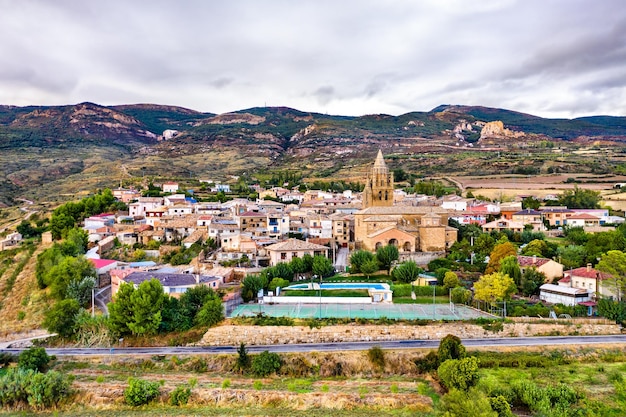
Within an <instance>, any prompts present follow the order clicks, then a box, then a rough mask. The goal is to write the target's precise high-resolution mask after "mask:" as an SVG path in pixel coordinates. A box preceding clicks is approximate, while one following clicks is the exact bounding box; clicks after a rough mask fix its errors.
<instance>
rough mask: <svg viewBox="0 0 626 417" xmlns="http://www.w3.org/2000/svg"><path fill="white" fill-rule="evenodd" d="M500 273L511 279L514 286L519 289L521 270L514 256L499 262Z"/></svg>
mask: <svg viewBox="0 0 626 417" xmlns="http://www.w3.org/2000/svg"><path fill="white" fill-rule="evenodd" d="M500 272H501V273H502V274H504V275H508V276H509V277H511V278H512V279H513V282H515V285H516V286H518V287H519V286H520V285H521V283H522V270H521V269H520V267H519V262H518V261H517V256H516V255H511V256H507V257H506V258H504V259H503V260H502V262H500Z"/></svg>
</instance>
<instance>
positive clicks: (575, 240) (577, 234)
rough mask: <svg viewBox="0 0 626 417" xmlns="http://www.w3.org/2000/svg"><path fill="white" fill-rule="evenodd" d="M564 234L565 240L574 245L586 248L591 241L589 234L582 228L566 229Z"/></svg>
mask: <svg viewBox="0 0 626 417" xmlns="http://www.w3.org/2000/svg"><path fill="white" fill-rule="evenodd" d="M563 234H564V235H565V240H567V241H568V242H569V243H571V244H572V245H581V246H584V245H585V243H587V240H588V239H589V233H587V232H585V229H583V228H582V227H580V226H577V227H569V226H568V227H565V229H564V230H563Z"/></svg>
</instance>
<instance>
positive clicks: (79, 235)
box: [65, 227, 89, 255]
mask: <svg viewBox="0 0 626 417" xmlns="http://www.w3.org/2000/svg"><path fill="white" fill-rule="evenodd" d="M65 240H67V241H68V242H71V243H73V244H74V245H76V247H77V248H78V249H79V251H80V254H81V255H82V254H84V253H85V252H86V251H87V244H88V243H89V235H88V234H87V231H86V230H83V229H79V228H76V227H74V228H72V229H69V230H68V231H67V237H66V238H65Z"/></svg>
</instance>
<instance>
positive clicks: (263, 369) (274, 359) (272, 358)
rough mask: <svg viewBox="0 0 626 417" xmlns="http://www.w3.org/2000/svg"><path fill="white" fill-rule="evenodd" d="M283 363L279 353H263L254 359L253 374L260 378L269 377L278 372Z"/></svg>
mask: <svg viewBox="0 0 626 417" xmlns="http://www.w3.org/2000/svg"><path fill="white" fill-rule="evenodd" d="M282 364H283V361H282V359H281V357H280V355H279V354H278V353H274V352H269V351H267V350H266V351H263V352H261V353H259V354H258V355H256V356H255V357H254V358H253V359H252V372H254V373H255V374H256V375H258V376H268V375H271V374H273V373H276V372H278V370H279V369H280V367H281V366H282Z"/></svg>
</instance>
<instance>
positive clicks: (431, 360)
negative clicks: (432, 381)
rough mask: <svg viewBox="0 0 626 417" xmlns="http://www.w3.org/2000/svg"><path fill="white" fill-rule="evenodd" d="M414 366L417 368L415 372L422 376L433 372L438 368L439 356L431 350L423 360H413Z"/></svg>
mask: <svg viewBox="0 0 626 417" xmlns="http://www.w3.org/2000/svg"><path fill="white" fill-rule="evenodd" d="M415 366H417V370H418V371H419V372H420V373H422V374H424V373H427V372H430V371H434V370H435V369H437V367H439V356H437V352H435V351H432V350H431V351H430V352H428V354H427V355H426V356H424V357H423V358H418V359H415Z"/></svg>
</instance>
